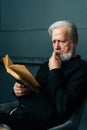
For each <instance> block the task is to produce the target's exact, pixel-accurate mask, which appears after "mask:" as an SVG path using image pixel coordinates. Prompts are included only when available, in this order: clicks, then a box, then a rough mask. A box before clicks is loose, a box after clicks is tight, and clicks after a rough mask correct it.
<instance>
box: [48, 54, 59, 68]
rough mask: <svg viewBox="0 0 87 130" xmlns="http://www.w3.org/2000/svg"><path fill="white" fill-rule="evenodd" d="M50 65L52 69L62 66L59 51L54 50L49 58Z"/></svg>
mask: <svg viewBox="0 0 87 130" xmlns="http://www.w3.org/2000/svg"><path fill="white" fill-rule="evenodd" d="M48 67H49V69H50V70H52V69H56V68H61V60H60V56H59V53H58V52H53V53H52V56H51V57H50V59H49V64H48Z"/></svg>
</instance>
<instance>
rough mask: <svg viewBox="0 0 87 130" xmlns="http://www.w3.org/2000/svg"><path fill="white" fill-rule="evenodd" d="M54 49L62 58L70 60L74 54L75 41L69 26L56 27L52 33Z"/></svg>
mask: <svg viewBox="0 0 87 130" xmlns="http://www.w3.org/2000/svg"><path fill="white" fill-rule="evenodd" d="M52 43H53V49H54V51H55V52H56V53H58V55H59V56H60V59H61V60H69V59H70V58H71V57H72V56H73V55H74V46H75V43H73V41H71V38H70V35H69V34H68V29H67V27H65V26H64V27H60V28H57V29H54V31H53V33H52Z"/></svg>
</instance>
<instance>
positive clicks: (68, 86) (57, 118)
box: [21, 56, 87, 128]
mask: <svg viewBox="0 0 87 130" xmlns="http://www.w3.org/2000/svg"><path fill="white" fill-rule="evenodd" d="M36 79H37V81H38V82H39V83H40V85H41V87H40V92H39V94H36V93H34V92H31V93H30V94H29V95H27V96H25V97H21V100H22V103H23V110H24V113H25V115H31V117H33V118H32V119H33V123H32V124H34V120H37V122H38V123H39V124H40V122H43V123H44V126H46V128H47V127H52V126H54V125H57V124H59V123H62V122H64V121H65V120H67V119H68V118H69V116H70V115H71V114H72V113H73V111H75V109H76V108H77V106H78V105H79V104H80V102H81V101H82V99H83V97H84V96H85V95H86V94H87V63H86V62H85V61H84V60H82V59H81V58H80V56H77V57H76V58H72V59H71V60H69V61H66V62H62V67H61V69H53V70H49V68H48V62H45V63H43V64H42V65H41V67H40V69H39V70H38V72H37V75H36ZM38 123H37V124H38ZM37 128H38V127H37Z"/></svg>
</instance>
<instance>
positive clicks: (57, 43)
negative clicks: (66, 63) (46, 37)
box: [55, 41, 61, 50]
mask: <svg viewBox="0 0 87 130" xmlns="http://www.w3.org/2000/svg"><path fill="white" fill-rule="evenodd" d="M55 48H56V49H58V50H60V49H61V47H60V43H59V41H57V42H56V44H55Z"/></svg>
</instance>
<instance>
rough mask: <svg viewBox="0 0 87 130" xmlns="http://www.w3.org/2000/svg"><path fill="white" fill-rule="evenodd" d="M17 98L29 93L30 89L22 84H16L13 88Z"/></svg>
mask: <svg viewBox="0 0 87 130" xmlns="http://www.w3.org/2000/svg"><path fill="white" fill-rule="evenodd" d="M13 90H14V93H15V95H16V96H23V95H25V94H26V93H27V91H28V88H26V87H24V86H23V85H22V84H20V83H18V82H16V83H15V84H14V87H13Z"/></svg>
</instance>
